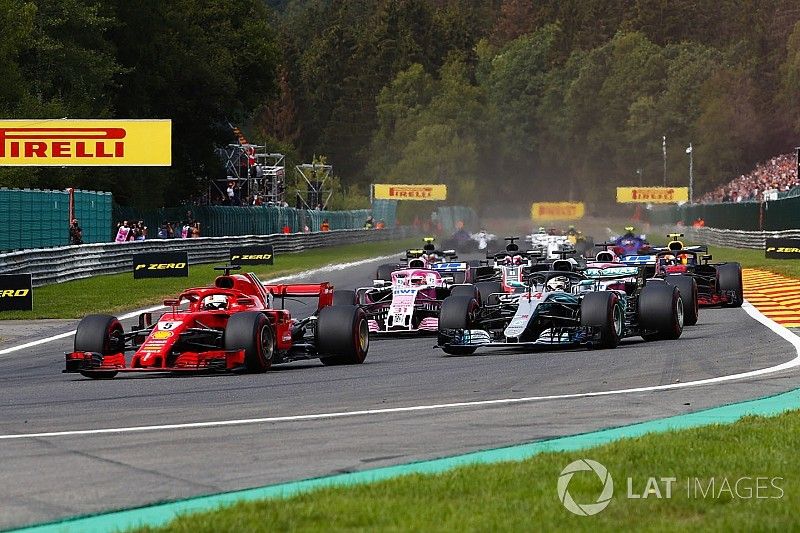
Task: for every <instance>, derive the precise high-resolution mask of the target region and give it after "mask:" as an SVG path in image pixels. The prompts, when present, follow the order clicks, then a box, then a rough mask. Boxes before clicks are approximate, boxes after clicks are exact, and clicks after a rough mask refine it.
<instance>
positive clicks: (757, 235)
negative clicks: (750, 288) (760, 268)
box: [654, 226, 800, 250]
mask: <svg viewBox="0 0 800 533" xmlns="http://www.w3.org/2000/svg"><path fill="white" fill-rule="evenodd" d="M674 231H679V232H680V233H683V234H684V236H685V237H686V240H687V241H689V242H693V243H701V244H711V245H714V246H725V247H728V248H752V249H760V250H763V249H764V247H765V246H766V239H767V238H770V237H774V238H787V239H800V229H790V230H783V231H742V230H731V229H719V228H709V227H702V228H693V227H688V228H675V227H674V226H671V227H669V228H668V229H664V230H662V231H659V232H657V233H664V234H666V233H668V232H674ZM654 233H655V232H654Z"/></svg>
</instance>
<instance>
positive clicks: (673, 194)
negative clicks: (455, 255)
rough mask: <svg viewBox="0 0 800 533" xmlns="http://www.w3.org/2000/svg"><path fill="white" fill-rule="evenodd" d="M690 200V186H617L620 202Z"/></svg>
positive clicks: (674, 202) (678, 201) (673, 202)
mask: <svg viewBox="0 0 800 533" xmlns="http://www.w3.org/2000/svg"><path fill="white" fill-rule="evenodd" d="M688 201H689V187H617V203H619V204H678V203H682V202H688Z"/></svg>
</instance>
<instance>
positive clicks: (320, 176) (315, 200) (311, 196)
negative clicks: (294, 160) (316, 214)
mask: <svg viewBox="0 0 800 533" xmlns="http://www.w3.org/2000/svg"><path fill="white" fill-rule="evenodd" d="M294 170H295V172H296V174H297V178H298V179H297V193H296V197H295V207H296V208H298V209H316V208H317V207H319V208H320V209H327V208H328V202H330V200H331V196H333V187H332V185H333V184H332V183H330V178H331V177H332V176H333V165H326V164H321V163H303V164H302V165H296V166H295V167H294Z"/></svg>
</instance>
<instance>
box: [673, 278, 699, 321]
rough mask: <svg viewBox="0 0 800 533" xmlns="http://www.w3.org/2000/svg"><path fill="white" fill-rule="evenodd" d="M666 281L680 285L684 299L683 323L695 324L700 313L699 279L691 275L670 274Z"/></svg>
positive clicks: (679, 288)
mask: <svg viewBox="0 0 800 533" xmlns="http://www.w3.org/2000/svg"><path fill="white" fill-rule="evenodd" d="M665 281H666V282H667V283H668V284H670V285H674V286H676V287H678V290H679V291H681V299H682V300H683V325H684V326H694V325H695V324H697V317H698V315H699V313H700V304H699V303H698V299H697V281H696V280H695V279H694V278H693V277H691V276H681V275H674V274H673V275H669V276H667V278H666V279H665Z"/></svg>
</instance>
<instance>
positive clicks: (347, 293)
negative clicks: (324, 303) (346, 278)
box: [333, 289, 358, 305]
mask: <svg viewBox="0 0 800 533" xmlns="http://www.w3.org/2000/svg"><path fill="white" fill-rule="evenodd" d="M356 303H358V302H357V301H356V291H351V290H344V289H339V290H335V291H333V305H356Z"/></svg>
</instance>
